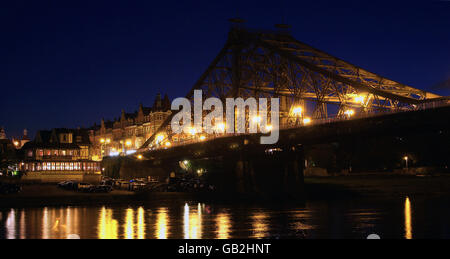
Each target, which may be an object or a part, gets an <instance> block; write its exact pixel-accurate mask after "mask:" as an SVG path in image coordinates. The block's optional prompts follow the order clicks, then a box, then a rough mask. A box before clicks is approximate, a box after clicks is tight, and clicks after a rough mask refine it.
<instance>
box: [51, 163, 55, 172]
mask: <svg viewBox="0 0 450 259" xmlns="http://www.w3.org/2000/svg"><path fill="white" fill-rule="evenodd" d="M51 168H52V171H55V163H52V167H51Z"/></svg>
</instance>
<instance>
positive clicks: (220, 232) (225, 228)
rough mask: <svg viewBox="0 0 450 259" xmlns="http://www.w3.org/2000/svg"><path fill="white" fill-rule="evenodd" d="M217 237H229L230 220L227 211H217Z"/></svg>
mask: <svg viewBox="0 0 450 259" xmlns="http://www.w3.org/2000/svg"><path fill="white" fill-rule="evenodd" d="M216 226H217V239H228V238H230V229H231V221H230V216H229V214H227V213H223V212H221V213H219V214H217V217H216Z"/></svg>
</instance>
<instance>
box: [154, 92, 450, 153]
mask: <svg viewBox="0 0 450 259" xmlns="http://www.w3.org/2000/svg"><path fill="white" fill-rule="evenodd" d="M449 105H450V100H447V99H441V100H437V101H432V102H428V103H423V104H420V105H417V106H416V107H415V109H414V111H419V110H428V109H434V108H439V107H444V106H449ZM409 111H411V110H410V109H408V110H385V111H376V112H365V113H358V114H354V115H351V116H336V115H335V116H330V117H327V118H321V119H312V120H311V121H310V122H308V123H306V124H303V123H300V124H297V125H295V124H292V123H291V124H282V125H280V127H279V129H280V130H285V129H295V128H301V127H308V126H313V125H321V124H330V123H335V122H340V121H348V120H357V119H364V118H371V117H378V116H385V115H389V114H398V113H401V112H409ZM244 134H247V133H217V134H206V133H205V134H203V136H205V139H203V140H201V139H200V135H202V134H198V136H194V137H192V138H190V139H184V140H182V141H177V142H174V143H171V145H170V146H169V147H168V146H164V145H161V146H159V147H153V148H150V149H161V148H164V149H167V148H171V147H176V146H184V145H189V144H195V143H199V142H203V141H208V140H212V139H218V138H225V137H232V136H239V135H244Z"/></svg>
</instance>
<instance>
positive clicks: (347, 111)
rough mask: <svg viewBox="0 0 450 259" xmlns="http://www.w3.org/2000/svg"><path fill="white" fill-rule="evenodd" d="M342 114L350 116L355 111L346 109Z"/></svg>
mask: <svg viewBox="0 0 450 259" xmlns="http://www.w3.org/2000/svg"><path fill="white" fill-rule="evenodd" d="M344 114H345V115H347V116H348V117H349V118H350V117H351V116H353V115H355V111H354V110H346V111H345V112H344Z"/></svg>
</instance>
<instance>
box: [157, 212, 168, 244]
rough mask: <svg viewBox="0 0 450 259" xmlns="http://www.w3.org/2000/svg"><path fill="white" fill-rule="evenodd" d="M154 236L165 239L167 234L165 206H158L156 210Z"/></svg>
mask: <svg viewBox="0 0 450 259" xmlns="http://www.w3.org/2000/svg"><path fill="white" fill-rule="evenodd" d="M156 217H157V219H156V232H155V237H156V238H158V239H167V238H168V236H169V216H168V210H167V208H159V209H158V211H157V216H156Z"/></svg>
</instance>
